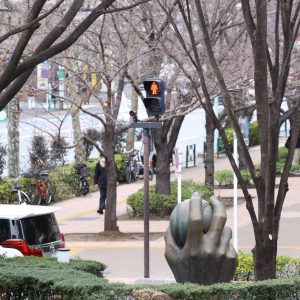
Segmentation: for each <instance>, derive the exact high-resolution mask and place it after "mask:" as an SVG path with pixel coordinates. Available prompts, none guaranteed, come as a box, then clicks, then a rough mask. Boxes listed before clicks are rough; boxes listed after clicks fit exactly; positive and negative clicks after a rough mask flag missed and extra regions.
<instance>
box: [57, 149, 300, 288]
mask: <svg viewBox="0 0 300 300" xmlns="http://www.w3.org/2000/svg"><path fill="white" fill-rule="evenodd" d="M258 151H259V147H255V148H253V149H252V150H251V156H252V157H253V160H254V161H255V162H256V163H257V162H258V160H259V158H258ZM225 168H228V169H229V168H230V167H229V163H228V160H227V158H226V157H225V156H222V157H221V158H220V159H217V160H216V170H221V169H225ZM172 176H173V178H174V174H173V175H172ZM190 178H192V179H193V180H195V181H198V182H203V178H204V165H203V163H202V162H201V160H200V159H199V160H198V163H197V166H196V167H193V168H188V169H183V179H190ZM299 182H300V178H299V177H291V178H290V179H289V184H290V190H289V193H288V195H287V199H286V201H285V205H284V210H283V214H282V220H281V226H280V234H279V244H278V254H279V255H283V254H284V255H291V256H295V257H300V239H299V234H298V231H299V229H298V228H299V224H300V201H298V194H299V192H298V189H299V188H298V186H299ZM142 187H143V182H135V183H131V184H124V185H119V186H118V188H117V215H118V216H119V220H118V226H119V228H120V231H121V232H140V233H142V232H143V221H142V220H138V221H137V220H134V221H133V220H128V219H126V218H124V217H121V216H122V215H125V214H126V213H127V208H126V198H127V196H128V195H130V194H131V193H133V192H135V191H137V190H138V189H140V188H142ZM215 194H216V195H220V196H232V194H233V192H232V190H216V191H215ZM251 194H252V195H253V196H255V192H254V190H253V191H251ZM98 196H99V195H98V193H91V194H89V195H87V196H86V197H78V198H74V199H70V200H66V201H63V202H59V203H57V204H56V205H57V206H59V207H61V210H60V211H58V212H57V214H56V215H57V219H58V221H59V224H60V227H61V230H62V232H64V233H66V234H67V237H68V238H67V246H68V247H69V248H70V249H71V255H72V256H73V257H81V258H84V259H93V260H99V261H101V262H103V263H105V264H106V265H107V266H108V267H107V269H106V271H105V276H106V277H107V278H108V279H109V280H111V281H120V282H126V283H133V282H136V280H137V279H140V278H143V277H144V262H143V259H144V252H143V240H126V241H107V240H105V241H98V242H92V241H74V239H73V241H72V238H71V234H72V233H73V234H74V233H99V232H101V231H103V227H104V226H103V225H104V224H103V222H104V217H103V215H99V214H97V213H96V208H97V205H98ZM239 196H242V193H241V191H239ZM254 203H255V205H256V204H257V203H256V201H255V200H254ZM232 224H233V216H232V209H228V210H227V226H230V227H231V228H232ZM167 226H168V221H150V232H161V236H159V237H158V238H156V239H155V240H152V241H150V279H151V280H167V281H173V280H174V277H173V274H172V273H171V271H170V269H169V267H168V265H167V263H166V261H165V259H164V240H163V233H164V232H165V230H166V228H167ZM238 242H239V249H240V250H242V251H244V252H249V251H250V250H251V249H252V248H253V245H254V235H253V230H252V226H251V222H250V217H249V215H248V213H247V211H246V208H245V204H244V203H242V204H240V205H239V206H238Z"/></svg>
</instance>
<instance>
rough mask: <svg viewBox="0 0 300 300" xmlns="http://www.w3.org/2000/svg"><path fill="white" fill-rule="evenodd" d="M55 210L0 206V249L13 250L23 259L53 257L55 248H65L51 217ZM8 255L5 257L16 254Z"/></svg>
mask: <svg viewBox="0 0 300 300" xmlns="http://www.w3.org/2000/svg"><path fill="white" fill-rule="evenodd" d="M57 210H59V208H58V207H49V206H37V205H27V204H20V205H9V204H0V246H1V248H7V249H9V250H17V251H18V252H21V253H22V255H24V256H56V252H57V249H58V248H64V247H65V241H64V236H63V234H61V233H60V231H59V227H58V224H57V221H56V218H55V215H54V212H56V211H57ZM0 250H1V249H0ZM9 252H10V251H7V253H8V255H17V252H15V251H14V252H10V253H9ZM0 253H1V252H0Z"/></svg>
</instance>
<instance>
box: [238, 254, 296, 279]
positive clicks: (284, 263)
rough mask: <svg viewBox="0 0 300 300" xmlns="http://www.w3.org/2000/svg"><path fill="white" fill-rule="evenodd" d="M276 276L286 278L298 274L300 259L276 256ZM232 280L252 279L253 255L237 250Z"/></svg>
mask: <svg viewBox="0 0 300 300" xmlns="http://www.w3.org/2000/svg"><path fill="white" fill-rule="evenodd" d="M276 272H277V277H278V278H287V277H294V276H299V275H300V259H299V258H292V257H289V256H278V257H277V260H276ZM234 280H236V281H245V280H246V281H249V280H254V266H253V255H252V254H248V253H247V254H245V253H243V252H239V264H238V266H237V268H236V271H235V275H234Z"/></svg>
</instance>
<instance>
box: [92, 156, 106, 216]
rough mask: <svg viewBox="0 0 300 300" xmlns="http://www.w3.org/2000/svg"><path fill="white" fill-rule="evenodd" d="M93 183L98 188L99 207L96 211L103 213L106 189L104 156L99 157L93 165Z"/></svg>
mask: <svg viewBox="0 0 300 300" xmlns="http://www.w3.org/2000/svg"><path fill="white" fill-rule="evenodd" d="M94 184H95V185H96V184H97V185H98V187H99V190H100V198H99V209H98V210H97V213H99V214H100V215H103V210H104V209H105V200H106V191H107V174H106V164H105V158H104V157H101V158H100V161H98V162H97V164H96V167H95V175H94Z"/></svg>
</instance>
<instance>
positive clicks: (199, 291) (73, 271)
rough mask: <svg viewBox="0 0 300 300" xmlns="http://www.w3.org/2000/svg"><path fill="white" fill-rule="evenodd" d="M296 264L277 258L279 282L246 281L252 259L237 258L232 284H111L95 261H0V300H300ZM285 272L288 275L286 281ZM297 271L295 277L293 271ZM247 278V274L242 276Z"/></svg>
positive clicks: (26, 258) (24, 258)
mask: <svg viewBox="0 0 300 300" xmlns="http://www.w3.org/2000/svg"><path fill="white" fill-rule="evenodd" d="M299 266H300V260H299V259H293V258H290V257H286V256H283V257H278V259H277V274H278V277H280V279H276V280H267V281H260V282H253V281H248V282H245V281H244V280H245V279H246V280H251V277H252V276H253V261H252V255H251V254H243V253H239V266H238V269H237V271H236V278H235V279H236V280H242V281H234V282H232V283H223V284H214V285H211V286H201V285H197V284H190V283H185V284H177V283H174V284H165V285H155V286H151V285H145V286H141V285H125V284H110V283H108V281H107V280H105V279H103V278H101V277H102V276H103V274H102V272H103V270H104V269H105V266H104V265H103V264H102V263H99V262H95V261H85V260H77V259H76V260H73V259H71V261H70V263H69V264H64V263H58V262H57V260H56V259H53V258H43V259H41V258H38V257H16V258H12V259H7V258H3V257H0V299H29V300H31V299H91V300H93V299H100V300H101V299H118V300H129V299H130V300H134V299H136V300H147V299H159V300H163V299H165V300H171V299H185V300H188V299H191V300H192V299H214V300H219V299H228V300H229V299H256V300H258V299H261V300H265V299H273V298H269V297H275V296H276V299H277V300H279V299H299V298H297V296H298V297H299V295H300V277H298V276H299ZM286 270H289V272H288V276H293V277H291V278H283V277H287V276H286V275H287V273H285V271H286ZM295 270H296V272H295ZM245 274H251V275H249V276H248V277H245Z"/></svg>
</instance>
